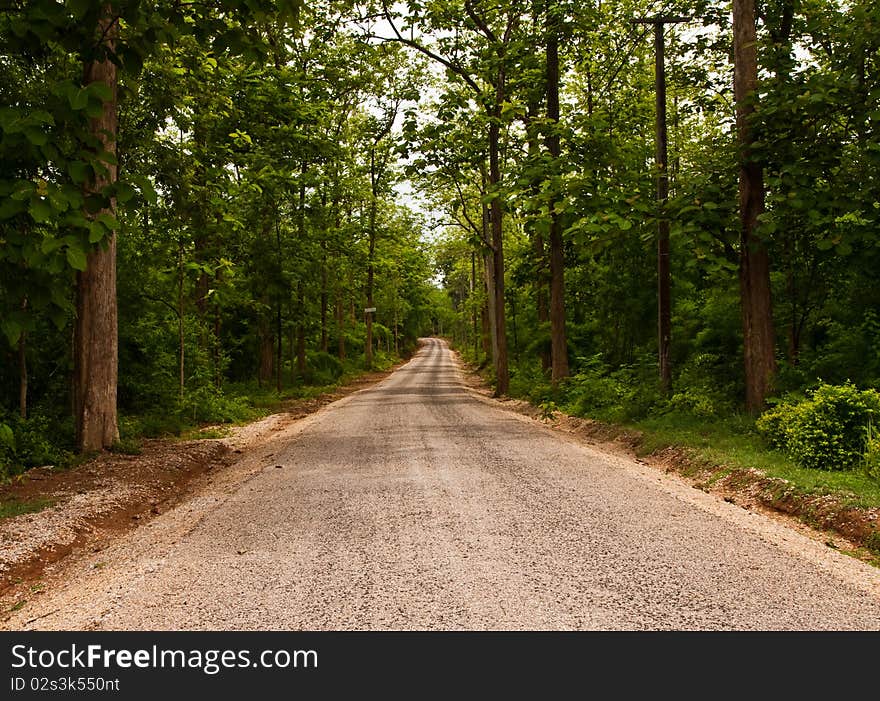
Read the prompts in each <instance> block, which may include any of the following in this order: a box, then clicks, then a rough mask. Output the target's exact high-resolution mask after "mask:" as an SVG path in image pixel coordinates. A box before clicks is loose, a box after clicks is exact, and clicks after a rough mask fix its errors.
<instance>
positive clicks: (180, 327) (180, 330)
mask: <svg viewBox="0 0 880 701" xmlns="http://www.w3.org/2000/svg"><path fill="white" fill-rule="evenodd" d="M184 280H185V276H184V272H183V238H182V237H181V238H180V240H179V241H178V247H177V375H178V378H177V380H178V393H179V396H180V399H181V400H182V399H183V393H184V390H185V389H186V373H185V369H186V366H185V362H186V357H185V350H186V345H185V343H184V341H185V340H186V339H185V335H184V331H185V329H184V316H183V309H184V306H183V305H184V296H183V291H184V286H183V285H184Z"/></svg>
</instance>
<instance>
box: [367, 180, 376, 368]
mask: <svg viewBox="0 0 880 701" xmlns="http://www.w3.org/2000/svg"><path fill="white" fill-rule="evenodd" d="M377 206H378V204H377V194H376V190H375V186H374V188H373V197H372V200H371V202H370V223H369V226H370V230H369V236H370V250H369V257H368V258H367V308H370V309H371V308H372V307H373V256H374V255H375V251H376V207H377ZM364 316H365V317H366V322H367V339H366V342H365V344H364V364H365V365H366V367H367V369H369V368H372V367H373V312H365V313H364Z"/></svg>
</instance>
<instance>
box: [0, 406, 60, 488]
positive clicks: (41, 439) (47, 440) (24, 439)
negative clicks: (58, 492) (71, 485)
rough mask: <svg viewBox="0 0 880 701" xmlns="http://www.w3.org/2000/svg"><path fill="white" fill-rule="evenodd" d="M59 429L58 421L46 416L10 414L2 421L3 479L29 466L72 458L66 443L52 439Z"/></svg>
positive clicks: (0, 454) (0, 461)
mask: <svg viewBox="0 0 880 701" xmlns="http://www.w3.org/2000/svg"><path fill="white" fill-rule="evenodd" d="M0 419H3V417H2V416H0ZM57 430H58V425H57V423H56V422H54V421H52V420H51V419H50V418H49V417H47V416H42V415H34V416H31V417H30V418H29V419H22V418H21V417H18V416H9V417H6V418H5V419H3V420H2V421H0V480H3V479H6V478H8V477H10V476H13V475H15V474H18V473H19V472H21V471H22V470H24V469H26V468H28V467H35V466H41V465H58V464H62V463H64V462H66V461H67V460H68V459H69V457H70V454H69V452H68V451H67V450H65V447H66V446H59V445H57V444H56V443H55V442H54V441H53V440H52V436H53V435H55V434H56V433H57Z"/></svg>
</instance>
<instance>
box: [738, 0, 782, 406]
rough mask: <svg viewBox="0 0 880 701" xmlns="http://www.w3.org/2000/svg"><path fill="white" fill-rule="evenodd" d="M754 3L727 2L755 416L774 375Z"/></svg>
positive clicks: (748, 377) (749, 387)
mask: <svg viewBox="0 0 880 701" xmlns="http://www.w3.org/2000/svg"><path fill="white" fill-rule="evenodd" d="M756 44H757V37H756V31H755V0H733V52H734V81H733V83H734V85H733V87H734V97H735V99H736V126H737V134H738V138H739V145H740V170H739V210H740V268H739V280H740V296H741V301H742V321H743V351H744V353H743V356H744V361H745V381H746V408H747V409H748V410H749V412H751V413H753V414H756V413H758V412H760V411H761V410H762V409H763V407H764V401H765V399H766V398H767V395H768V393H769V392H770V389H771V387H772V383H773V378H774V376H775V374H776V356H775V341H774V334H773V311H772V302H771V296H770V258H769V255H768V253H767V247H766V244H765V242H764V241H763V240H762V239H761V238H760V236H759V235H758V234H757V227H758V216H759V215H760V214H761V212H763V210H764V177H763V170H762V168H761V165H760V164H759V163H757V162H756V161H755V160H754V156H753V153H752V142H753V136H752V130H751V118H752V115H753V113H754V110H755V105H754V93H755V88H756V87H757V83H758V56H757V48H756Z"/></svg>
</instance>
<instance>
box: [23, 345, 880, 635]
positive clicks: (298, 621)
mask: <svg viewBox="0 0 880 701" xmlns="http://www.w3.org/2000/svg"><path fill="white" fill-rule="evenodd" d="M276 465H280V466H281V468H282V469H278V468H277V467H276ZM237 468H239V472H240V473H241V471H242V470H244V468H248V469H249V470H250V472H249V473H248V474H247V477H246V478H245V477H243V478H241V479H239V480H238V481H234V480H232V478H231V477H230V478H227V479H226V480H225V481H224V479H221V478H218V479H216V480H215V483H214V484H212V485H209V486H207V487H206V488H205V489H204V490H203V491H202V492H200V493H198V494H197V495H196V496H195V497H194V498H193V499H192V500H190V501H188V502H186V503H184V504H181V505H180V506H178V507H177V508H175V509H172V510H171V511H169V512H167V513H165V514H162V515H161V516H158V517H157V518H155V519H154V520H153V521H151V522H150V523H149V524H148V525H146V526H144V527H141V528H139V529H136V530H135V531H133V532H131V533H129V534H128V535H126V536H123V537H121V538H120V539H119V540H118V541H117V542H116V543H115V544H114V545H112V546H111V547H109V548H108V549H106V550H105V551H103V552H101V553H98V554H95V555H88V556H86V557H83V558H81V560H82V561H81V562H79V563H74V564H72V565H71V572H70V575H69V578H68V579H67V581H66V584H64V585H61V586H59V587H58V588H57V589H56V590H55V591H52V592H47V593H46V594H44V595H43V596H42V597H40V598H39V600H38V601H37V602H34V603H33V604H30V605H28V607H26V609H25V610H24V611H21V612H18V613H16V614H14V617H13V618H12V619H11V621H10V622H7V625H10V626H11V627H13V628H15V627H25V623H26V622H27V621H32V623H31V624H29V625H27V627H43V628H67V629H71V628H72V629H90V628H99V629H125V628H134V629H206V628H207V629H310V630H313V629H411V628H416V629H437V628H439V629H486V628H489V629H509V628H514V629H547V628H549V629H570V628H579V629H669V628H673V629H730V628H736V629H749V628H759V629H792V628H794V629H828V628H831V629H848V628H857V629H878V628H880V574H878V571H877V570H875V569H873V568H871V567H869V566H867V565H865V564H863V563H861V562H858V561H856V560H853V559H850V558H848V557H846V556H844V555H841V554H839V553H836V552H833V551H831V550H830V549H828V548H826V547H823V546H822V545H821V543H818V542H815V541H813V540H811V539H809V538H807V537H806V536H804V535H802V534H800V533H799V532H797V531H796V530H795V529H792V528H789V527H787V526H785V525H783V524H780V523H777V522H776V521H775V520H773V519H770V518H767V517H765V516H762V515H759V514H754V513H751V512H749V511H747V510H745V509H742V508H740V507H737V506H734V505H731V504H726V503H724V502H723V501H721V500H719V499H718V498H717V497H713V496H710V495H707V494H704V493H702V492H700V491H699V490H696V489H693V488H691V487H688V486H687V485H685V484H683V483H682V482H681V481H679V480H678V479H677V478H675V477H673V476H667V475H664V474H662V473H660V472H658V471H656V470H653V469H651V468H648V467H645V466H643V465H639V464H638V463H636V462H633V461H630V460H627V459H625V458H621V457H617V456H614V455H609V454H607V453H604V452H602V451H600V450H597V449H594V448H591V447H588V446H586V445H581V444H580V443H578V442H576V441H575V440H574V439H573V438H569V437H566V436H563V435H561V434H559V433H556V432H553V431H551V430H550V429H548V428H546V427H544V426H542V425H541V424H540V423H538V422H536V421H532V420H530V419H526V418H524V417H522V416H519V415H516V414H513V413H511V412H509V411H505V410H504V409H502V408H500V407H499V406H497V405H496V404H495V403H494V402H493V401H492V400H489V399H487V398H484V397H480V396H477V394H476V393H474V392H473V391H471V390H469V389H468V388H466V387H465V385H464V383H463V382H462V380H461V377H460V374H459V372H458V370H457V368H456V366H455V364H454V361H453V356H452V354H451V352H450V350H449V349H448V348H447V346H446V344H445V343H444V342H443V341H441V340H437V339H426V340H425V341H424V345H423V347H422V349H421V351H420V352H419V353H418V355H417V356H416V357H415V358H414V359H413V360H412V361H411V362H410V363H408V364H407V365H405V366H404V367H402V368H401V369H399V370H398V371H397V372H395V373H394V374H393V375H391V376H390V377H389V378H388V379H386V380H384V381H383V382H381V383H379V384H378V385H375V386H374V387H372V388H369V389H366V390H363V391H361V392H358V393H355V394H353V395H351V396H349V397H346V398H344V399H342V400H340V401H338V402H336V403H334V404H331V405H329V406H328V407H326V408H324V409H323V410H321V411H319V412H318V413H317V414H314V415H313V416H311V417H308V418H306V419H304V420H302V421H300V422H297V423H294V424H293V425H292V426H290V427H289V428H286V429H284V431H282V432H279V433H278V434H276V435H275V436H274V437H273V438H272V440H271V441H270V442H269V443H266V444H263V445H260V446H257V447H256V448H255V449H253V450H251V451H248V452H246V453H245V454H244V455H242V459H241V462H240V465H238V466H233V467H232V468H229V469H230V470H231V471H232V473H235V471H236V469H237ZM242 474H243V473H242ZM40 616H43V617H41V618H37V617H40ZM34 619H37V620H34Z"/></svg>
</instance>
